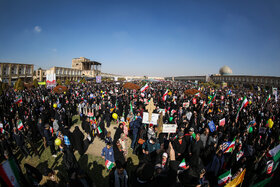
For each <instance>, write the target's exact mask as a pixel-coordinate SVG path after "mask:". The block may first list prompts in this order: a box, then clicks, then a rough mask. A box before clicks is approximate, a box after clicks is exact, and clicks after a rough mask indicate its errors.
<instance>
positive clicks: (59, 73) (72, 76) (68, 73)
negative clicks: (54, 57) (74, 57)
mask: <svg viewBox="0 0 280 187" xmlns="http://www.w3.org/2000/svg"><path fill="white" fill-rule="evenodd" d="M54 73H55V74H56V80H58V79H60V80H61V81H65V80H66V79H68V80H69V81H73V80H78V79H80V78H81V77H82V71H81V70H78V69H72V68H64V67H52V68H50V69H48V70H47V71H46V74H54Z"/></svg>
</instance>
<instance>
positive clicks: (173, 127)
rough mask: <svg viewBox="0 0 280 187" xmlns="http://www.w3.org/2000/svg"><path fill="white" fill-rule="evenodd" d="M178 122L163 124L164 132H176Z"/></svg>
mask: <svg viewBox="0 0 280 187" xmlns="http://www.w3.org/2000/svg"><path fill="white" fill-rule="evenodd" d="M176 130H177V124H163V129H162V133H176Z"/></svg>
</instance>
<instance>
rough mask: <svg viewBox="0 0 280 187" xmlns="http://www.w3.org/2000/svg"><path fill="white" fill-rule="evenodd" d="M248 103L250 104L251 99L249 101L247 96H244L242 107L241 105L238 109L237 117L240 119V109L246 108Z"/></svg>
mask: <svg viewBox="0 0 280 187" xmlns="http://www.w3.org/2000/svg"><path fill="white" fill-rule="evenodd" d="M248 104H249V101H248V99H247V98H246V96H244V98H243V101H242V103H241V105H240V107H239V109H238V111H237V115H236V119H238V117H239V113H240V111H241V110H242V108H245V107H246V106H247V105H248Z"/></svg>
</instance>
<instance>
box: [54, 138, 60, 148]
mask: <svg viewBox="0 0 280 187" xmlns="http://www.w3.org/2000/svg"><path fill="white" fill-rule="evenodd" d="M54 143H55V145H58V146H60V144H61V140H60V139H59V138H57V139H55V141H54Z"/></svg>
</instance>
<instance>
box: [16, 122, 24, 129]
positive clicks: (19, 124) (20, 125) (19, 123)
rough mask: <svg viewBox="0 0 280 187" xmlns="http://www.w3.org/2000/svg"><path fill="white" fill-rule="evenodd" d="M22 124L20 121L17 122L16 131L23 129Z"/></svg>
mask: <svg viewBox="0 0 280 187" xmlns="http://www.w3.org/2000/svg"><path fill="white" fill-rule="evenodd" d="M23 127H24V126H23V124H22V121H21V120H19V121H18V126H17V128H18V130H21V129H23Z"/></svg>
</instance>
